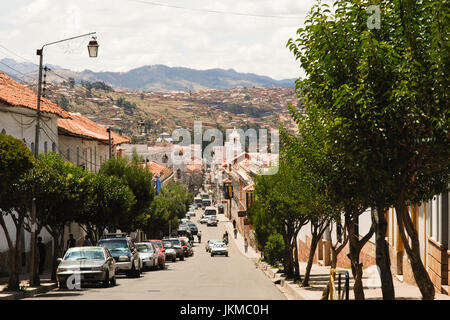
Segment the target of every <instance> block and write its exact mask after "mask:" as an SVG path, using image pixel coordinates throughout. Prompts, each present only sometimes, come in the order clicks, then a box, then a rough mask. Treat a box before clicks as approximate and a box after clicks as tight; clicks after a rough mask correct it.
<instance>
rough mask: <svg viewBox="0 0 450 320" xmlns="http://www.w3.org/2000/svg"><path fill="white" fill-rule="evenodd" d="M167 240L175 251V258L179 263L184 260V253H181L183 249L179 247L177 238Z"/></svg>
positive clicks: (179, 243)
mask: <svg viewBox="0 0 450 320" xmlns="http://www.w3.org/2000/svg"><path fill="white" fill-rule="evenodd" d="M167 240H169V241H170V242H171V243H172V245H173V248H174V249H175V251H176V253H177V258H178V259H180V260H181V261H183V260H184V253H183V248H182V246H181V242H180V240H179V239H178V238H167Z"/></svg>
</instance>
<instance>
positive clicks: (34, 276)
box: [30, 32, 98, 286]
mask: <svg viewBox="0 0 450 320" xmlns="http://www.w3.org/2000/svg"><path fill="white" fill-rule="evenodd" d="M93 34H95V32H91V33H87V34H83V35H80V36H75V37H71V38H67V39H63V40H59V41H55V42H50V43H47V44H44V45H43V46H42V48H41V49H37V50H36V55H38V56H39V79H38V94H37V105H36V133H35V137H34V157H35V158H36V159H37V158H38V156H39V135H40V131H41V95H42V69H43V68H42V65H43V59H44V57H43V56H44V55H43V53H44V47H45V46H49V45H52V44H56V43H60V42H64V41H68V40H72V39H77V38H81V37H85V36H89V35H93ZM88 50H89V56H90V57H93V58H95V57H97V51H98V43H97V41H96V40H94V41H91V42H90V43H89V45H88ZM31 206H32V210H31V259H30V286H38V285H40V279H39V272H37V269H38V266H37V257H36V256H37V255H36V252H37V250H36V201H35V199H34V198H33V200H32V204H31Z"/></svg>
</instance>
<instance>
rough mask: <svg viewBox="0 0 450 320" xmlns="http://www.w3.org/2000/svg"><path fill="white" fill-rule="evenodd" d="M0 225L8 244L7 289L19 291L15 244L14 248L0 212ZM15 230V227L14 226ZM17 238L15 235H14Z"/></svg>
mask: <svg viewBox="0 0 450 320" xmlns="http://www.w3.org/2000/svg"><path fill="white" fill-rule="evenodd" d="M0 225H1V226H2V229H3V231H4V232H5V237H6V242H7V243H8V260H9V280H8V289H10V290H19V265H18V264H17V260H18V256H17V250H16V248H17V247H18V246H17V242H16V246H14V244H13V242H12V239H11V235H10V234H9V230H8V228H7V227H6V223H5V219H4V216H3V213H1V212H0ZM16 229H17V226H16ZM16 238H17V233H16Z"/></svg>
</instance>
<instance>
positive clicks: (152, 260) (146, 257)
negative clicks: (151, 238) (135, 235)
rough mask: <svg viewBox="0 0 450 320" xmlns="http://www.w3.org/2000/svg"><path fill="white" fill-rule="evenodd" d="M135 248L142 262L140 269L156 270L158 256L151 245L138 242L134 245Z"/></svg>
mask: <svg viewBox="0 0 450 320" xmlns="http://www.w3.org/2000/svg"><path fill="white" fill-rule="evenodd" d="M135 246H136V249H137V250H138V252H139V257H140V258H141V261H142V262H141V263H142V266H141V267H142V269H153V270H154V269H156V268H157V267H158V255H157V253H156V252H155V248H153V245H152V244H151V243H150V242H138V243H135Z"/></svg>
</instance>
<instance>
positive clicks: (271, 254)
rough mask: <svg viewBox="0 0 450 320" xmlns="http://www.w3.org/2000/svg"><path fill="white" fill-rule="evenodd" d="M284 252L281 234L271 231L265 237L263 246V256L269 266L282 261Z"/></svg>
mask: <svg viewBox="0 0 450 320" xmlns="http://www.w3.org/2000/svg"><path fill="white" fill-rule="evenodd" d="M283 254H284V240H283V237H282V236H281V234H279V233H273V234H271V235H270V236H269V238H268V239H267V243H266V245H265V246H264V257H265V258H266V261H267V263H269V264H270V265H271V266H277V265H278V263H279V262H282V260H283Z"/></svg>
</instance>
